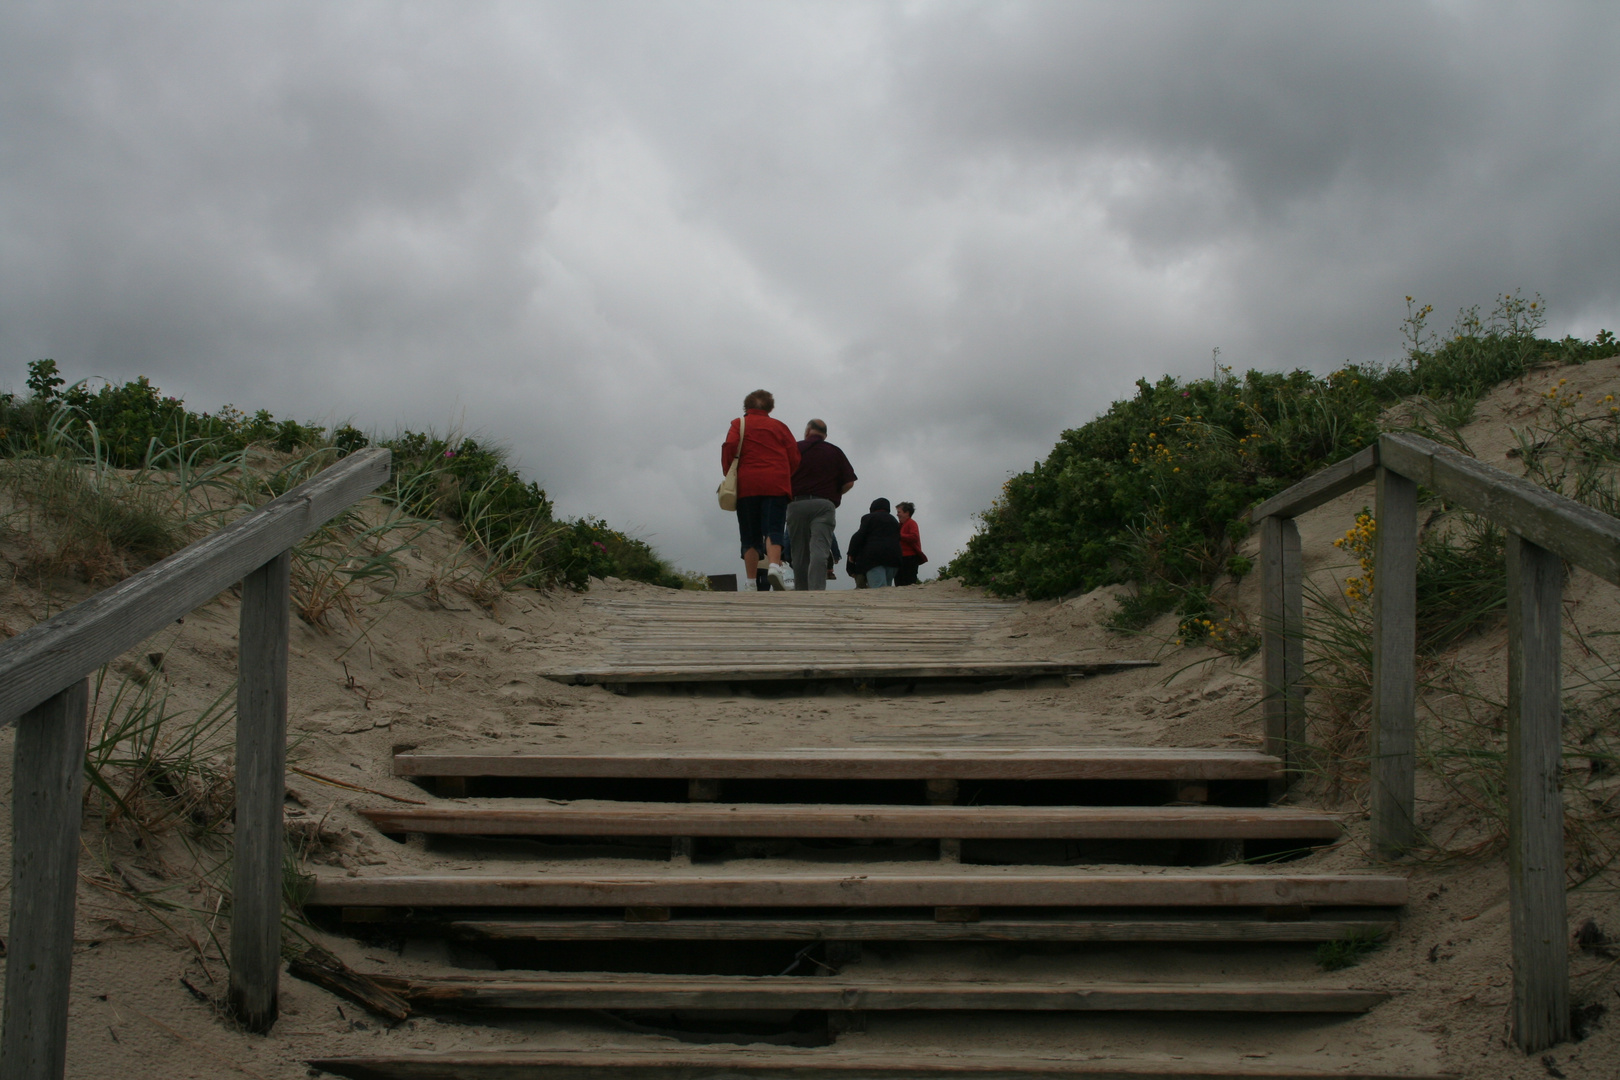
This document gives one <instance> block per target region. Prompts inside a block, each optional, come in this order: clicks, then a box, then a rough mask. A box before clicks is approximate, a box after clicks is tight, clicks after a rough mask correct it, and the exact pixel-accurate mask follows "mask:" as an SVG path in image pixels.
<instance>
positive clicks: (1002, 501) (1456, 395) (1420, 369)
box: [941, 294, 1620, 628]
mask: <svg viewBox="0 0 1620 1080" xmlns="http://www.w3.org/2000/svg"><path fill="white" fill-rule="evenodd" d="M1429 313H1430V309H1429V308H1427V307H1426V306H1425V307H1421V308H1413V307H1411V306H1410V303H1409V307H1408V314H1407V319H1406V322H1405V326H1406V331H1407V337H1408V350H1407V356H1406V358H1405V360H1404V362H1401V363H1398V364H1394V365H1392V366H1390V367H1387V368H1385V367H1380V366H1377V365H1359V364H1348V363H1347V364H1346V365H1345V366H1343V367H1342V368H1340V369H1339V370H1337V371H1335V372H1333V373H1332V374H1330V375H1327V376H1317V375H1314V374H1312V373H1310V372H1307V371H1302V370H1296V371H1292V372H1288V373H1286V374H1284V373H1278V372H1259V371H1250V372H1248V373H1247V374H1246V375H1244V376H1243V377H1241V378H1238V377H1235V376H1234V375H1233V374H1232V372H1231V370H1230V369H1228V368H1217V371H1216V374H1215V376H1214V377H1212V378H1208V379H1197V380H1192V381H1187V382H1183V381H1180V380H1176V379H1172V378H1169V377H1166V378H1162V379H1160V380H1159V381H1158V382H1156V383H1149V382H1148V381H1147V380H1145V379H1144V380H1141V381H1139V382H1138V383H1137V393H1136V395H1135V396H1134V397H1132V398H1130V399H1128V400H1125V401H1119V402H1116V403H1114V405H1112V406H1111V407H1110V408H1109V409H1108V411H1107V412H1105V413H1103V414H1102V415H1101V416H1098V417H1097V418H1096V419H1094V420H1092V421H1090V422H1089V423H1087V424H1084V425H1082V426H1081V427H1078V428H1074V429H1071V430H1069V431H1065V432H1064V433H1063V434H1062V436H1061V438H1060V439H1059V440H1058V443H1057V445H1056V446H1055V447H1053V449H1052V452H1051V453H1050V454H1049V455H1048V456H1047V458H1046V460H1045V461H1042V462H1037V463H1036V464H1035V465H1034V466H1033V467H1032V468H1031V469H1030V470H1029V471H1027V472H1024V473H1020V474H1018V475H1017V476H1014V477H1012V478H1011V479H1009V480H1008V481H1007V482H1006V483H1005V484H1004V485H1003V487H1002V490H1001V493H1000V495H999V496H998V497H997V498H996V499H995V500H994V502H992V504H991V505H990V507H989V508H988V509H986V510H985V511H983V512H982V513H981V514H980V515H979V516H978V529H977V531H976V532H975V534H974V535H973V537H972V538H971V539H970V540H969V541H968V545H967V547H966V549H965V550H963V551H962V552H960V553H959V554H958V555H957V557H956V558H955V559H953V560H952V561H951V562H950V563H949V564H947V565H946V566H945V567H944V568H942V570H941V576H948V577H954V578H959V579H961V580H962V581H964V582H966V583H968V584H970V585H978V586H981V587H983V588H985V589H986V590H988V591H989V592H991V593H994V594H996V595H1000V596H1027V597H1029V598H1031V599H1041V598H1047V597H1055V596H1061V595H1063V594H1065V593H1068V592H1071V591H1073V590H1077V589H1081V590H1090V589H1094V588H1096V587H1098V586H1100V585H1107V584H1113V583H1119V582H1134V583H1135V584H1136V592H1135V594H1134V595H1133V596H1130V597H1128V598H1126V599H1123V600H1122V602H1121V610H1120V612H1119V614H1118V615H1117V616H1116V618H1115V620H1114V623H1115V625H1116V626H1118V627H1120V628H1135V627H1140V626H1143V625H1145V624H1146V623H1147V622H1149V621H1151V620H1152V619H1153V618H1154V617H1156V616H1158V615H1160V614H1163V613H1165V612H1168V611H1171V610H1181V613H1182V614H1183V615H1184V616H1187V617H1192V615H1193V611H1194V609H1196V608H1198V605H1199V604H1200V603H1204V604H1207V589H1208V588H1209V586H1210V585H1212V584H1213V583H1214V582H1215V581H1216V580H1217V578H1218V577H1219V576H1220V575H1221V574H1222V573H1230V574H1234V576H1237V571H1238V570H1240V569H1243V567H1242V563H1241V562H1234V561H1233V556H1234V554H1235V553H1234V550H1233V549H1234V547H1235V545H1236V544H1237V543H1238V542H1240V541H1241V540H1242V539H1243V538H1244V537H1245V536H1246V535H1247V534H1248V528H1249V527H1248V522H1247V514H1248V511H1249V509H1250V508H1251V507H1252V506H1253V505H1254V504H1255V503H1256V502H1259V501H1261V500H1263V499H1265V498H1268V497H1270V496H1271V495H1274V494H1276V493H1277V492H1279V491H1281V490H1283V489H1284V488H1286V487H1288V486H1290V485H1291V484H1294V483H1296V482H1298V481H1299V480H1301V479H1303V478H1304V477H1306V476H1308V475H1310V474H1311V473H1313V472H1315V471H1317V470H1318V469H1321V468H1323V467H1324V466H1327V465H1331V464H1333V463H1334V462H1336V461H1339V460H1342V459H1343V458H1346V457H1349V456H1350V455H1352V454H1354V453H1356V452H1357V451H1358V450H1360V449H1361V448H1362V447H1364V446H1366V445H1367V444H1368V443H1370V442H1371V441H1372V440H1373V439H1375V438H1376V437H1377V436H1378V434H1379V431H1380V422H1381V414H1382V413H1383V411H1384V410H1385V409H1386V408H1387V407H1388V406H1389V405H1390V404H1391V403H1393V402H1394V401H1396V400H1398V399H1400V398H1402V397H1407V396H1411V395H1415V394H1422V395H1425V396H1426V398H1427V399H1428V400H1429V401H1431V402H1435V403H1438V404H1437V406H1436V410H1435V413H1434V415H1435V416H1436V417H1438V418H1439V422H1441V423H1448V422H1455V421H1457V420H1458V419H1459V418H1462V419H1465V418H1466V417H1467V416H1468V415H1471V410H1472V403H1473V402H1474V401H1476V400H1477V399H1478V397H1479V395H1480V394H1481V393H1483V392H1484V391H1485V390H1487V389H1489V388H1490V387H1492V386H1494V385H1496V384H1497V383H1499V382H1501V381H1503V380H1505V379H1511V378H1516V377H1518V376H1521V375H1524V374H1525V373H1527V372H1528V371H1530V370H1531V369H1532V368H1534V367H1537V366H1543V365H1551V364H1564V363H1584V362H1586V361H1588V360H1593V359H1598V358H1601V357H1606V356H1612V355H1614V354H1615V353H1616V352H1617V351H1620V350H1617V349H1616V347H1615V341H1614V336H1613V335H1612V334H1610V333H1609V332H1607V331H1603V332H1601V333H1599V334H1598V336H1597V337H1596V339H1594V340H1593V341H1590V342H1587V341H1580V340H1578V339H1575V338H1565V339H1563V340H1561V341H1551V340H1547V339H1545V338H1541V337H1538V336H1536V334H1537V331H1539V330H1540V329H1541V327H1542V325H1543V323H1544V319H1545V305H1544V304H1543V303H1542V302H1541V299H1540V298H1539V297H1537V298H1535V299H1534V300H1525V299H1524V298H1523V297H1521V296H1519V295H1518V294H1513V295H1511V296H1503V297H1501V298H1499V300H1498V303H1497V305H1496V308H1495V310H1494V311H1493V312H1492V314H1491V316H1490V317H1489V318H1488V319H1485V318H1481V317H1480V316H1479V314H1478V311H1477V309H1469V310H1465V311H1464V312H1463V313H1462V314H1461V315H1460V316H1459V317H1458V321H1457V323H1456V325H1455V326H1454V327H1453V329H1452V332H1451V333H1450V335H1449V336H1448V337H1447V338H1446V339H1445V340H1444V341H1440V340H1438V339H1437V338H1435V337H1434V336H1433V335H1432V334H1430V333H1429V332H1428V331H1427V329H1426V319H1427V317H1428V315H1429ZM1200 590H1205V591H1204V592H1203V593H1202V595H1203V596H1204V597H1205V599H1204V600H1200V599H1198V596H1199V595H1200ZM1197 617H1198V618H1203V617H1205V613H1203V612H1200V613H1199V614H1198V616H1197Z"/></svg>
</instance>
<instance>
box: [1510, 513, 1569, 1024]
mask: <svg viewBox="0 0 1620 1080" xmlns="http://www.w3.org/2000/svg"><path fill="white" fill-rule="evenodd" d="M1507 570H1508V716H1507V737H1508V761H1507V765H1508V776H1507V780H1508V897H1509V901H1510V904H1511V908H1512V928H1513V1038H1514V1040H1515V1041H1516V1042H1517V1043H1518V1044H1519V1046H1520V1047H1522V1048H1523V1049H1524V1050H1525V1052H1526V1053H1536V1052H1539V1051H1541V1050H1545V1049H1546V1048H1547V1047H1549V1046H1553V1045H1555V1044H1556V1043H1561V1042H1564V1041H1566V1040H1568V1038H1569V1036H1570V1016H1569V952H1568V945H1567V944H1566V939H1567V937H1568V934H1569V928H1568V912H1567V908H1566V902H1565V897H1564V801H1563V796H1562V795H1560V794H1559V774H1560V769H1561V766H1562V764H1563V736H1564V731H1563V728H1564V725H1563V705H1562V702H1561V701H1560V697H1561V692H1560V674H1559V663H1560V658H1559V653H1560V644H1561V642H1560V638H1561V636H1562V622H1561V612H1562V608H1561V604H1562V600H1563V586H1564V566H1563V561H1562V560H1561V559H1560V558H1559V557H1558V556H1557V555H1555V554H1553V553H1552V552H1550V551H1548V550H1547V549H1546V548H1543V547H1539V546H1537V545H1535V544H1532V543H1531V542H1530V541H1528V540H1525V539H1522V538H1521V537H1519V536H1518V535H1517V534H1515V533H1509V534H1508V539H1507Z"/></svg>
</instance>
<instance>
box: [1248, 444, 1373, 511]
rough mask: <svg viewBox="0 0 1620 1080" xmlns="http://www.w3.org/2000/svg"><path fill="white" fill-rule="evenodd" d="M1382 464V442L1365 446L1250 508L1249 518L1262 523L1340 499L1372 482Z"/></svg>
mask: <svg viewBox="0 0 1620 1080" xmlns="http://www.w3.org/2000/svg"><path fill="white" fill-rule="evenodd" d="M1376 468H1378V443H1373V444H1372V445H1371V446H1364V447H1362V448H1361V449H1360V450H1358V451H1356V452H1355V453H1354V454H1352V455H1351V456H1350V457H1347V458H1345V459H1344V460H1343V461H1340V462H1336V463H1335V464H1332V465H1329V466H1328V467H1327V468H1325V469H1323V470H1321V471H1320V472H1315V473H1312V474H1311V475H1310V476H1307V477H1306V478H1305V479H1303V480H1301V481H1300V482H1299V483H1297V484H1295V485H1294V486H1293V487H1291V488H1288V489H1287V490H1286V491H1281V492H1278V493H1277V494H1276V495H1273V496H1272V497H1271V498H1269V499H1267V500H1266V501H1265V502H1263V503H1261V504H1260V505H1259V506H1257V507H1255V508H1254V509H1253V510H1252V511H1250V512H1249V520H1250V521H1251V522H1253V523H1254V524H1256V525H1258V524H1260V522H1262V521H1264V520H1265V519H1266V518H1268V517H1279V518H1291V517H1298V516H1299V515H1301V514H1303V513H1304V512H1305V511H1307V510H1314V509H1316V508H1317V507H1318V506H1321V505H1322V504H1323V503H1325V502H1330V501H1332V500H1333V499H1337V498H1338V497H1339V496H1340V495H1343V494H1344V493H1345V492H1347V491H1354V490H1355V489H1356V488H1358V487H1360V486H1361V485H1362V484H1366V483H1370V482H1371V481H1372V478H1373V470H1375V469H1376Z"/></svg>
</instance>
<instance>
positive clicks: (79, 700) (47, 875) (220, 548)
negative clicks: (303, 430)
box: [0, 449, 390, 1080]
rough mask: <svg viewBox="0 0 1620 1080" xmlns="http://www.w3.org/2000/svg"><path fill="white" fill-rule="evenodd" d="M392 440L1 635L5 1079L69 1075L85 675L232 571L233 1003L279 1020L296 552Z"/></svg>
mask: <svg viewBox="0 0 1620 1080" xmlns="http://www.w3.org/2000/svg"><path fill="white" fill-rule="evenodd" d="M389 462H390V455H389V452H388V451H387V450H382V449H367V450H361V451H359V452H357V453H355V454H351V455H350V456H348V457H346V458H344V459H343V460H341V461H339V462H338V463H337V464H335V465H333V466H332V467H330V468H328V469H326V470H324V471H323V472H321V473H320V474H319V475H317V476H316V477H314V478H313V479H311V480H309V481H308V482H306V483H303V484H300V485H299V486H298V487H296V488H294V489H293V490H291V491H289V492H287V493H286V494H285V495H283V496H281V497H280V498H278V499H274V500H272V501H271V502H269V503H266V504H265V505H264V506H262V507H260V508H259V509H258V510H255V511H254V512H252V513H251V514H248V515H246V516H245V517H243V518H241V519H240V520H239V521H235V522H233V523H232V524H230V525H227V526H226V527H225V528H223V529H220V530H219V531H218V532H215V533H212V534H210V535H208V536H206V537H204V538H203V539H201V540H198V541H197V542H196V543H194V544H192V545H190V546H189V547H186V548H184V549H182V550H180V551H178V552H176V553H175V554H173V555H171V556H169V557H168V558H166V559H164V560H163V561H161V562H158V563H155V564H153V565H152V566H149V567H147V568H146V569H145V570H142V571H141V572H140V573H138V574H135V575H134V576H132V577H130V578H128V579H127V580H125V581H123V582H122V583H120V584H118V585H114V586H113V587H112V588H110V589H105V590H103V591H102V592H99V593H97V594H96V595H95V596H92V597H90V598H89V599H88V600H85V601H84V602H83V603H80V604H77V605H75V606H74V607H71V608H69V609H68V610H67V611H64V612H62V613H61V614H60V615H57V616H56V617H54V618H51V619H47V620H46V621H45V622H42V623H40V624H39V625H37V626H34V627H32V628H30V629H28V630H25V631H23V632H22V633H21V634H18V635H17V636H16V637H14V638H12V639H11V640H10V641H8V642H6V643H4V644H3V645H0V726H4V725H6V724H11V723H16V724H17V727H18V730H17V741H16V750H15V758H16V767H15V769H14V775H15V776H16V778H17V781H16V783H15V784H14V785H13V813H12V823H13V830H12V831H13V836H12V864H11V865H12V876H11V933H10V935H9V936H8V938H7V940H8V941H9V942H10V945H11V953H10V959H9V961H8V963H7V965H6V987H5V1030H4V1034H3V1037H0V1080H61V1078H62V1076H63V1075H64V1072H65V1070H66V1062H67V1022H68V988H69V980H70V977H71V974H72V966H73V911H74V902H75V899H76V892H77V887H78V858H79V843H80V840H79V832H80V827H81V824H82V820H81V819H82V816H83V791H84V775H85V770H84V747H85V738H86V730H87V722H88V719H89V716H88V713H89V681H88V678H87V676H88V675H89V674H90V673H91V672H92V671H94V670H95V669H96V668H98V667H100V666H102V665H103V664H105V663H107V662H109V661H111V660H113V659H115V658H116V657H118V656H119V655H120V654H122V653H124V652H126V651H127V650H129V649H130V648H131V647H133V646H135V645H137V644H139V643H140V642H141V641H143V640H145V639H146V638H147V637H149V636H151V635H152V634H153V633H155V632H157V631H158V630H161V629H163V627H165V626H167V625H168V624H169V623H171V622H173V621H174V620H175V619H176V618H179V617H180V616H182V615H184V614H186V613H187V612H189V611H192V610H194V609H195V608H197V607H198V606H200V605H201V604H204V603H206V602H207V601H208V600H209V599H210V598H212V597H214V596H216V595H217V594H219V593H220V592H222V591H224V590H225V589H226V588H228V587H229V586H230V585H232V584H233V583H235V582H237V581H241V582H242V584H243V589H242V611H241V630H240V634H239V637H240V647H239V649H238V654H239V655H238V660H237V664H238V681H237V704H236V813H235V822H236V832H235V838H234V848H235V851H234V856H233V858H232V865H231V899H232V903H231V937H230V941H231V949H230V960H231V975H230V987H229V1001H230V1004H231V1006H232V1008H233V1010H234V1011H235V1013H236V1017H237V1019H238V1020H239V1021H241V1023H243V1024H244V1025H245V1026H246V1027H248V1028H249V1029H251V1030H254V1031H261V1032H262V1031H267V1030H269V1028H270V1026H271V1025H272V1024H273V1023H275V1020H276V1012H277V993H278V984H279V978H280V961H281V891H282V880H281V879H282V874H281V861H282V858H283V854H284V849H285V838H284V834H285V826H284V825H283V824H282V799H283V796H284V794H285V791H286V786H285V780H284V777H283V772H284V769H285V764H286V752H287V745H286V744H287V653H288V617H289V590H288V586H289V572H290V569H291V563H292V559H291V549H292V547H293V545H295V544H297V543H298V542H299V541H300V540H301V539H303V538H304V536H306V535H307V534H309V533H310V532H312V531H313V530H315V529H317V528H319V527H320V526H321V525H322V524H324V523H325V522H327V521H328V520H330V519H331V518H333V517H335V516H336V515H337V514H339V513H340V512H342V510H343V509H344V508H345V507H347V506H349V505H350V504H352V503H354V502H357V501H358V500H360V499H362V498H364V497H365V496H366V495H367V494H369V493H370V492H372V491H374V490H376V488H378V487H379V486H380V485H382V484H383V483H384V482H386V481H387V479H388V470H389Z"/></svg>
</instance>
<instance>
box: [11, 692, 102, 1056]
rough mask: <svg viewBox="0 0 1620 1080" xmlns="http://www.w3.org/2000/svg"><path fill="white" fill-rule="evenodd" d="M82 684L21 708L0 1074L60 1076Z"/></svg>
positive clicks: (80, 783) (74, 879) (85, 706)
mask: <svg viewBox="0 0 1620 1080" xmlns="http://www.w3.org/2000/svg"><path fill="white" fill-rule="evenodd" d="M89 701H90V688H89V682H88V680H85V679H80V680H79V681H78V682H76V683H74V684H73V685H71V686H69V687H68V688H67V689H65V690H62V691H60V692H59V693H57V694H56V695H54V696H53V697H51V698H50V699H48V700H47V701H45V702H44V703H43V704H41V705H39V706H37V707H36V708H33V709H31V710H30V711H29V712H28V713H26V714H25V715H24V716H23V717H22V719H21V721H20V723H19V724H18V726H17V742H16V747H15V749H14V751H13V755H14V760H15V762H16V768H15V770H14V772H13V774H12V776H13V778H12V817H11V821H12V831H13V847H12V850H11V932H10V934H9V935H8V936H7V938H6V946H7V949H6V1012H5V1034H4V1038H3V1041H0V1076H3V1077H5V1080H61V1078H62V1076H63V1074H64V1071H65V1070H66V1068H67V1024H68V986H69V981H70V979H71V977H72V972H73V912H74V899H75V895H76V892H77V889H78V884H79V825H80V818H81V815H82V813H83V803H84V744H85V735H86V725H87V724H88V722H89Z"/></svg>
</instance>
